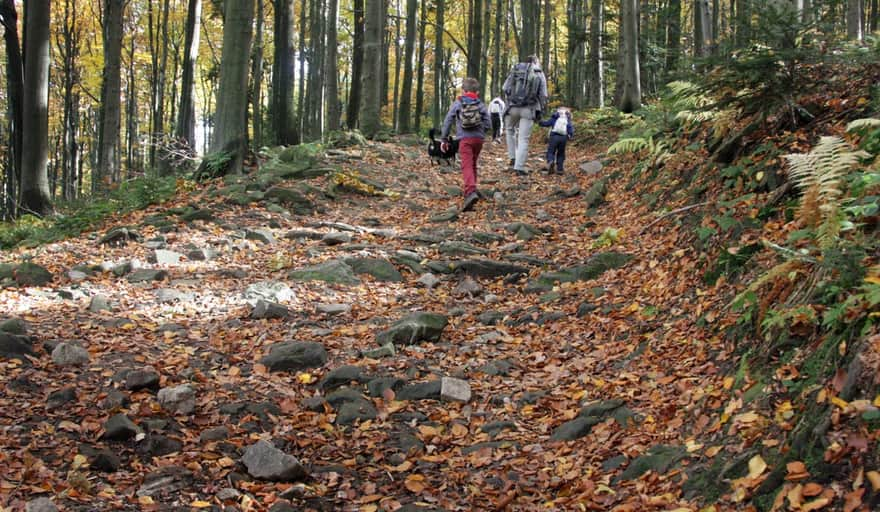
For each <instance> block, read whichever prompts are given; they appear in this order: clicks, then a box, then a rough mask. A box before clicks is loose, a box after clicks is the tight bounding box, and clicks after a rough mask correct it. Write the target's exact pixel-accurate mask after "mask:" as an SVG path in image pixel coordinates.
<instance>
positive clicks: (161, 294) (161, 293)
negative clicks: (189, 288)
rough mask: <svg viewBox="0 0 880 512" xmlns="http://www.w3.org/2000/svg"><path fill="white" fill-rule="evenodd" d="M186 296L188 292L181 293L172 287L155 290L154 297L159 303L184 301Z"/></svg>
mask: <svg viewBox="0 0 880 512" xmlns="http://www.w3.org/2000/svg"><path fill="white" fill-rule="evenodd" d="M188 296H189V294H186V293H183V292H181V291H180V290H175V289H174V288H159V289H158V290H156V299H157V300H158V301H159V302H161V303H169V302H176V301H184V300H186V299H187V298H188Z"/></svg>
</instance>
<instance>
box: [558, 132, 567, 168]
mask: <svg viewBox="0 0 880 512" xmlns="http://www.w3.org/2000/svg"><path fill="white" fill-rule="evenodd" d="M560 139H561V141H560V143H559V147H557V148H556V172H558V173H559V174H563V173H564V172H565V171H564V169H565V167H564V166H565V146H566V145H567V144H568V140H567V139H566V138H565V137H560Z"/></svg>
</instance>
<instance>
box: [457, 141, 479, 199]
mask: <svg viewBox="0 0 880 512" xmlns="http://www.w3.org/2000/svg"><path fill="white" fill-rule="evenodd" d="M482 150H483V138H482V137H468V138H466V139H461V141H459V144H458V154H459V155H460V156H461V178H462V180H464V190H463V192H464V196H465V197H467V196H468V195H470V194H473V193H474V192H476V191H477V158H479V157H480V151H482Z"/></svg>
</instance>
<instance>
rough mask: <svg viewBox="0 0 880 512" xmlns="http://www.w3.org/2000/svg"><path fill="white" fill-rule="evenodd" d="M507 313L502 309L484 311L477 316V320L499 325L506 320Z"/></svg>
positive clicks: (482, 322)
mask: <svg viewBox="0 0 880 512" xmlns="http://www.w3.org/2000/svg"><path fill="white" fill-rule="evenodd" d="M505 316H507V314H506V313H503V312H501V311H483V312H482V313H480V314H479V315H478V316H477V321H478V322H480V323H481V324H483V325H497V324H499V323H501V321H502V320H504V317H505Z"/></svg>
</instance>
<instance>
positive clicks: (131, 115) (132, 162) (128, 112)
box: [125, 38, 167, 177]
mask: <svg viewBox="0 0 880 512" xmlns="http://www.w3.org/2000/svg"><path fill="white" fill-rule="evenodd" d="M136 46H137V41H136V39H135V38H131V44H130V45H129V47H128V80H127V82H128V83H127V84H126V93H125V97H126V107H125V166H126V168H127V169H128V176H129V177H133V176H134V173H135V172H137V171H139V170H140V165H139V162H138V159H139V158H138V151H137V146H138V131H139V123H138V118H139V117H140V114H139V113H138V102H137V97H138V95H137V88H138V86H137V75H136V73H135V52H136V50H137V48H136ZM166 167H167V166H165V165H163V166H161V167H160V169H159V170H160V172H162V171H164V170H165V168H166Z"/></svg>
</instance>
